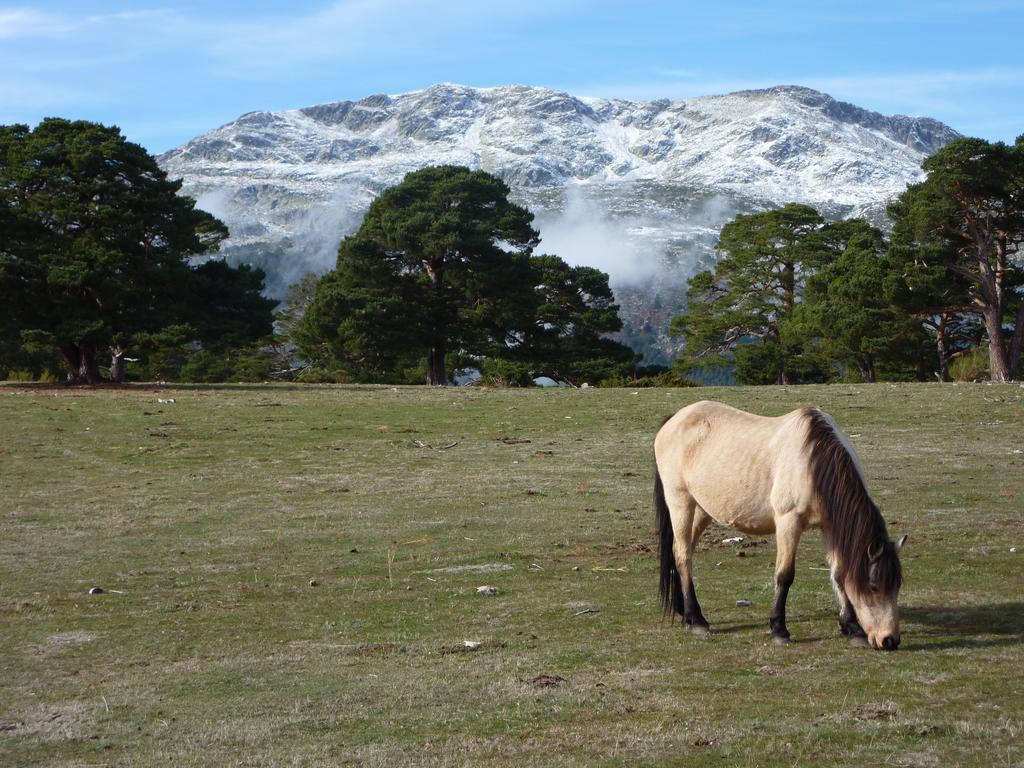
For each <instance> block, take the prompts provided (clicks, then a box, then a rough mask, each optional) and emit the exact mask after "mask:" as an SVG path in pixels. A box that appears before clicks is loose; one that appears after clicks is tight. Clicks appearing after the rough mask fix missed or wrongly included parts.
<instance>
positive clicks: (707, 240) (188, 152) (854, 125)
mask: <svg viewBox="0 0 1024 768" xmlns="http://www.w3.org/2000/svg"><path fill="white" fill-rule="evenodd" d="M957 135H958V134H957V133H956V132H955V131H953V130H952V129H950V128H948V127H947V126H945V125H944V124H942V123H940V122H938V121H935V120H931V119H928V118H909V117H902V116H895V117H886V116H883V115H880V114H878V113H875V112H869V111H867V110H864V109H861V108H859V107H856V106H854V105H852V104H846V103H843V102H839V101H836V100H834V99H832V98H831V97H829V96H827V95H825V94H822V93H819V92H817V91H813V90H810V89H807V88H801V87H796V86H779V87H776V88H770V89H767V90H759V91H742V92H739V93H732V94H728V95H725V96H707V97H701V98H697V99H692V100H689V101H669V100H667V99H666V100H659V101H651V102H630V101H622V100H607V99H594V98H578V97H574V96H571V95H569V94H567V93H563V92H559V91H552V90H548V89H543V88H530V87H525V86H507V87H501V88H485V89H475V88H468V87H465V86H460V85H449V84H444V85H436V86H433V87H431V88H428V89H426V90H423V91H417V92H414V93H408V94H403V95H399V96H384V95H375V96H369V97H367V98H365V99H362V100H360V101H357V102H351V101H344V102H338V103H335V104H324V105H320V106H314V107H307V108H305V109H298V110H289V111H285V112H252V113H249V114H247V115H243V116H242V117H240V118H239V119H238V120H236V121H234V122H232V123H229V124H228V125H225V126H222V127H221V128H218V129H216V130H213V131H211V132H209V133H207V134H204V135H202V136H199V137H197V138H195V139H193V140H192V141H190V142H188V143H187V144H185V145H184V146H182V147H180V148H178V149H175V150H173V151H171V152H168V153H166V154H164V155H163V156H161V157H160V158H159V160H160V163H161V164H162V166H163V167H164V168H165V169H166V170H167V171H168V172H169V173H170V174H171V175H172V176H173V177H182V178H184V180H185V191H186V192H187V193H188V194H191V195H193V196H194V197H196V198H197V199H198V200H199V202H200V205H201V207H203V208H206V209H207V210H209V211H211V212H213V213H215V214H216V215H218V216H220V217H221V218H222V219H223V220H224V221H225V222H226V223H227V224H228V226H229V228H230V230H231V233H232V237H231V239H230V240H229V241H228V243H227V244H226V248H225V249H224V250H225V252H226V254H227V255H228V257H229V259H231V260H233V261H251V262H254V263H257V264H259V265H260V266H262V267H263V268H264V269H266V270H267V271H268V273H269V275H270V280H269V289H270V291H271V293H272V294H274V295H276V296H280V295H282V294H283V292H284V289H285V288H286V286H287V285H288V283H290V282H292V281H294V280H296V279H298V278H299V277H301V276H302V275H303V274H305V273H306V272H309V271H323V270H326V269H328V268H330V267H331V266H333V263H334V254H335V251H336V249H337V245H338V242H339V240H340V239H341V237H342V236H343V235H345V234H348V233H350V232H352V231H354V230H355V228H356V227H357V226H358V224H359V222H360V220H361V217H362V213H363V212H364V211H365V209H366V207H367V206H368V205H369V203H370V201H371V200H372V199H373V197H374V195H376V194H377V193H378V192H379V191H380V190H381V189H383V188H384V187H386V186H389V185H391V184H394V183H396V182H398V181H400V180H401V178H402V177H403V176H404V175H405V174H406V173H407V172H409V171H411V170H415V169H417V168H421V167H424V166H426V165H437V164H443V163H452V164H459V165H467V166H470V167H473V168H483V169H484V170H487V171H489V172H491V173H494V174H496V175H498V176H500V177H501V178H503V179H504V180H505V181H506V182H508V184H509V185H510V186H511V187H512V190H513V197H514V198H515V199H516V200H517V201H519V202H522V203H524V204H526V205H528V206H529V207H530V208H531V210H533V211H534V212H535V213H536V214H537V221H536V224H537V226H538V228H539V229H540V231H541V236H542V238H543V242H542V244H541V249H540V250H541V251H545V252H551V253H557V254H558V255H560V256H562V257H563V258H565V259H567V260H569V261H572V262H579V263H589V264H593V265H595V266H598V267H601V268H602V269H605V270H607V271H608V272H609V273H611V275H612V282H613V285H614V286H615V287H616V292H617V295H618V297H619V300H620V303H621V304H622V306H623V317H624V320H625V322H626V324H627V326H628V328H627V337H628V339H629V341H630V342H631V343H632V344H634V345H635V346H636V347H637V348H641V349H644V350H645V351H650V354H649V355H648V359H649V361H654V360H656V359H659V358H660V359H662V360H664V359H666V358H667V356H668V355H670V354H671V352H672V349H673V346H672V342H671V340H670V339H668V338H667V337H666V335H665V327H666V323H667V319H668V318H669V317H671V315H672V314H674V313H675V312H677V311H678V310H679V309H680V307H681V300H682V291H683V289H684V286H685V281H686V279H687V278H688V277H689V276H690V275H691V274H692V273H693V272H694V271H695V269H696V268H697V266H698V265H700V264H702V263H707V262H709V260H711V259H712V258H713V250H712V245H713V243H714V241H715V238H716V236H717V233H718V231H719V229H720V228H721V226H722V224H723V223H725V222H726V221H728V220H729V219H730V218H732V217H733V216H734V215H735V214H736V213H737V212H744V211H753V210H761V209H764V208H767V207H772V206H775V205H780V204H782V203H786V202H791V201H799V202H806V203H809V204H811V205H814V206H816V207H817V208H819V210H821V211H822V212H824V213H826V214H827V215H829V216H833V217H844V216H867V217H869V218H872V219H874V220H876V221H881V219H882V217H883V213H884V207H885V203H886V202H887V201H888V200H890V199H892V198H893V197H895V196H896V195H898V194H899V193H900V192H901V191H902V190H903V189H904V188H905V187H906V185H907V184H908V183H911V182H914V181H917V180H919V179H920V178H921V172H920V164H921V161H922V160H923V159H924V158H925V157H926V156H928V155H929V154H932V153H933V152H935V151H936V150H938V149H939V148H940V147H941V146H943V145H944V144H945V143H947V142H948V141H950V140H951V139H953V138H955V137H956V136H957Z"/></svg>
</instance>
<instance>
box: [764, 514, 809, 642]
mask: <svg viewBox="0 0 1024 768" xmlns="http://www.w3.org/2000/svg"><path fill="white" fill-rule="evenodd" d="M801 533H803V525H802V524H801V520H800V518H799V517H798V516H797V515H795V514H787V515H782V516H781V517H779V518H776V521H775V546H776V553H775V604H774V606H773V607H772V613H771V619H770V622H771V628H772V642H774V643H776V644H779V645H781V644H784V643H788V642H789V630H788V629H787V628H786V598H788V597H789V588H790V587H791V586H792V585H793V579H794V576H795V574H796V548H797V545H798V544H799V543H800V534H801Z"/></svg>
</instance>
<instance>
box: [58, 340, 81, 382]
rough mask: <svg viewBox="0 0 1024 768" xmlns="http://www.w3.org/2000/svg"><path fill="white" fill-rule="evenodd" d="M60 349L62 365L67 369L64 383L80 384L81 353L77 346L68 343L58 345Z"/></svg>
mask: <svg viewBox="0 0 1024 768" xmlns="http://www.w3.org/2000/svg"><path fill="white" fill-rule="evenodd" d="M58 349H59V350H60V359H61V360H63V361H64V366H65V368H66V369H67V371H66V373H65V376H64V382H65V383H66V384H81V383H82V380H81V374H82V353H81V350H79V348H78V346H77V345H75V344H68V345H66V346H62V347H58Z"/></svg>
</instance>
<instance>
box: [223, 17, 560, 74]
mask: <svg viewBox="0 0 1024 768" xmlns="http://www.w3.org/2000/svg"><path fill="white" fill-rule="evenodd" d="M579 4H580V2H579V0H519V2H516V3H480V2H478V0H432V1H431V2H424V1H423V0H341V1H340V2H334V3H332V4H330V5H328V6H327V7H325V8H323V9H321V10H318V11H315V12H313V13H309V14H305V15H290V16H280V15H278V16H259V17H256V18H252V19H250V20H247V21H241V22H240V21H239V20H237V19H231V20H230V21H228V22H224V23H222V24H220V25H217V26H218V27H219V29H220V32H221V34H217V35H215V36H214V38H213V42H211V43H210V44H209V45H208V46H207V48H206V52H207V53H208V54H209V55H210V56H212V57H213V58H215V59H218V60H219V61H220V62H221V64H222V68H223V72H224V73H225V74H229V75H234V76H236V77H246V78H272V79H273V78H277V79H280V78H284V77H287V76H289V73H290V72H291V71H294V70H295V69H299V68H302V67H304V66H308V65H310V64H313V63H323V62H328V61H339V62H346V61H353V60H358V59H372V60H380V59H381V58H382V57H393V58H394V59H395V60H400V61H409V60H410V59H414V58H416V56H417V55H418V53H420V54H429V55H430V57H436V56H437V55H438V53H443V52H444V51H445V50H446V47H447V46H449V45H458V46H459V47H460V48H461V49H470V48H473V47H474V46H477V47H479V46H480V45H481V44H482V35H484V36H489V35H501V34H503V30H508V29H509V28H510V27H511V26H513V25H514V24H515V23H516V22H521V21H523V20H528V19H532V18H536V17H548V16H550V15H551V14H552V13H557V12H558V11H559V9H564V8H571V7H575V6H577V5H579ZM481 30H484V32H483V33H482V32H481Z"/></svg>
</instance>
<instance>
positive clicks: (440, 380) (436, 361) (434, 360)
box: [427, 346, 448, 387]
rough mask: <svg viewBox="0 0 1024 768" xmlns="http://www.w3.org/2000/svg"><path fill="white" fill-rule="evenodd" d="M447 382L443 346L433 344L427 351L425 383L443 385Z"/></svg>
mask: <svg viewBox="0 0 1024 768" xmlns="http://www.w3.org/2000/svg"><path fill="white" fill-rule="evenodd" d="M447 383H448V375H447V373H446V372H445V369H444V347H442V346H435V347H431V348H430V352H428V353H427V384H428V385H433V386H440V387H443V386H445V385H446V384H447Z"/></svg>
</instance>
